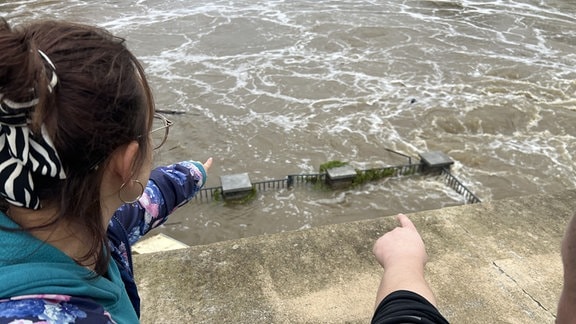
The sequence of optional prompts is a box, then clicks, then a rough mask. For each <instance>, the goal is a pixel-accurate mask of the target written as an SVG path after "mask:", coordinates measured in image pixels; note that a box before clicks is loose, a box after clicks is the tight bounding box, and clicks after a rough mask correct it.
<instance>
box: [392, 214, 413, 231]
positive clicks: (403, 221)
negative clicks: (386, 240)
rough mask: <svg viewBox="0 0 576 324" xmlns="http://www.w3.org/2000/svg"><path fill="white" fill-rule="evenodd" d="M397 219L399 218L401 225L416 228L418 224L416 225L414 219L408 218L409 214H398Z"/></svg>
mask: <svg viewBox="0 0 576 324" xmlns="http://www.w3.org/2000/svg"><path fill="white" fill-rule="evenodd" d="M396 219H398V221H399V222H400V226H401V227H404V228H413V229H416V226H414V223H412V221H411V220H410V218H408V216H406V215H404V214H398V216H396Z"/></svg>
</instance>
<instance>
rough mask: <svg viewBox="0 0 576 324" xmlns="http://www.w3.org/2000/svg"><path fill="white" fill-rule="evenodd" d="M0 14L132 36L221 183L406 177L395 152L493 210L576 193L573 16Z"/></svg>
mask: <svg viewBox="0 0 576 324" xmlns="http://www.w3.org/2000/svg"><path fill="white" fill-rule="evenodd" d="M0 13H3V14H6V16H8V17H9V18H11V17H12V18H13V20H14V21H15V22H23V21H26V20H30V19H36V18H42V17H58V18H62V19H72V20H76V21H78V20H81V21H86V22H91V23H96V24H98V25H100V26H103V27H105V28H107V29H110V30H111V31H113V32H114V33H117V34H119V35H122V36H125V37H126V38H127V39H128V45H129V46H130V48H131V49H133V50H134V52H135V53H137V55H138V56H139V58H140V59H141V60H142V61H143V63H144V65H145V66H146V69H147V72H148V74H149V76H150V80H151V83H152V84H153V86H154V88H155V89H157V92H156V98H157V101H158V102H157V104H158V107H163V108H164V107H167V108H168V109H174V110H178V111H185V112H187V114H185V115H179V116H178V117H176V121H177V122H178V123H177V125H181V126H179V127H181V128H180V130H178V129H175V130H174V131H173V132H172V134H173V135H174V136H178V137H179V138H178V140H177V144H175V147H183V148H184V149H182V150H183V151H184V152H182V153H180V154H182V155H183V156H188V155H192V156H196V155H202V156H203V155H206V154H210V155H214V156H215V158H216V160H217V163H220V164H218V166H216V167H215V168H213V170H211V172H212V174H213V175H214V177H216V178H218V175H219V173H223V174H225V173H228V172H244V171H249V172H255V173H256V174H257V175H259V176H262V177H276V176H277V175H282V174H283V173H301V172H313V171H314V170H315V169H316V168H317V166H318V165H319V164H321V163H323V162H325V161H326V160H329V159H337V160H346V161H352V162H354V163H357V164H359V165H363V164H370V163H381V164H395V163H394V162H397V160H395V161H386V158H384V157H383V154H382V152H384V151H385V149H386V148H391V149H393V150H397V151H399V152H403V153H405V154H408V155H411V156H417V154H418V153H421V152H423V151H428V150H438V151H443V152H445V153H447V154H448V155H450V156H452V157H453V158H454V159H456V160H457V161H456V163H455V164H454V166H453V172H454V173H455V174H456V175H457V176H458V177H459V178H460V179H461V180H462V181H463V182H464V183H465V184H466V185H469V186H470V187H471V188H473V191H474V192H475V193H477V194H478V195H479V196H480V198H481V199H483V200H489V199H499V198H503V197H505V196H506V195H509V194H510V192H517V193H518V194H533V193H541V192H550V191H557V190H562V189H566V188H573V187H576V177H574V171H575V170H574V166H573V165H574V163H573V160H574V159H573V155H574V154H573V153H572V152H573V151H574V149H575V148H576V144H575V143H576V127H573V126H571V124H573V122H572V123H571V122H570V121H569V120H570V119H571V118H575V117H576V108H574V107H576V105H575V103H576V99H575V98H576V83H574V80H575V78H576V54H575V53H576V45H575V44H576V32H575V30H576V22H575V21H574V19H573V17H574V16H575V15H576V5H575V4H573V3H569V2H566V1H552V0H550V1H547V2H546V3H544V2H542V1H530V0H494V1H472V0H460V1H440V0H437V1H392V0H389V1H361V2H360V1H352V0H349V1H337V2H336V1H326V0H321V1H316V0H314V1H312V0H309V1H304V0H296V1H293V0H291V1H287V0H286V1H266V2H259V1H255V0H243V1H235V2H230V1H209V2H200V1H180V2H174V1H161V0H139V1H135V2H134V1H128V0H119V1H114V2H104V3H98V2H94V3H92V2H87V1H67V2H66V3H65V4H63V3H61V2H58V1H46V2H41V3H37V2H36V1H11V2H10V3H9V4H7V3H2V4H0ZM202 129H206V131H205V132H204V131H202ZM176 151H177V150H174V152H176ZM174 154H176V153H174ZM246 169H247V170H246ZM558 179H561V180H558ZM534 182H538V183H539V186H530V185H529V184H530V183H534ZM423 192H424V193H423ZM441 196H443V197H441ZM371 199H374V200H371ZM378 199H380V200H381V201H380V200H378ZM300 200H302V201H304V203H301V202H300ZM355 200H359V201H360V202H361V203H358V204H356V203H355V202H354V201H355ZM432 201H437V202H438V204H436V205H435V204H434V203H433V202H432ZM461 202H462V201H461V197H459V195H457V194H455V193H454V192H453V191H452V190H451V189H449V188H447V187H446V186H445V185H444V184H442V182H439V181H437V179H421V178H415V179H412V180H409V181H405V182H403V181H382V182H377V183H374V184H370V185H366V186H364V187H362V188H358V189H355V190H350V191H347V192H346V193H345V194H340V193H339V194H335V195H334V196H322V195H321V194H318V195H316V194H309V195H299V194H297V193H292V194H291V195H286V193H279V194H278V195H272V196H266V198H262V199H261V200H258V202H256V203H255V204H254V205H253V206H251V207H250V208H245V209H241V210H240V211H239V212H238V214H237V215H236V216H234V217H236V218H234V219H232V220H231V219H227V218H226V217H225V215H218V217H217V219H216V220H214V222H215V223H211V222H209V221H208V220H206V218H207V217H208V214H209V213H214V212H215V211H213V210H210V211H209V212H208V211H202V212H201V213H202V216H201V217H200V218H201V219H202V218H203V219H204V223H203V224H208V225H207V226H214V224H216V223H218V224H227V223H229V224H237V225H238V227H239V228H241V229H240V233H241V235H245V234H247V233H249V232H250V231H252V230H253V231H254V232H259V233H261V232H270V231H272V225H266V226H263V228H261V229H259V230H256V229H255V226H256V225H255V224H258V223H259V222H262V219H263V218H262V219H260V218H259V217H260V216H262V215H261V214H269V215H272V216H271V217H272V218H273V219H275V221H278V222H279V223H281V222H283V221H281V220H280V219H281V218H283V217H285V216H286V215H289V216H290V217H293V218H294V219H296V221H295V223H294V224H292V225H294V226H295V227H297V228H306V227H309V226H313V225H317V224H320V223H323V222H326V223H328V222H329V220H330V217H331V216H330V215H331V214H333V215H334V216H333V218H334V220H342V221H344V220H345V217H346V216H345V215H346V214H350V217H351V218H353V217H355V216H358V215H357V214H362V213H363V214H366V210H369V209H374V210H378V213H377V214H374V215H379V213H380V212H381V211H382V210H383V209H385V208H387V207H386V206H390V207H389V209H388V210H389V211H390V212H391V213H393V212H402V211H416V210H418V209H419V208H438V207H439V206H446V205H451V204H458V203H461ZM320 206H323V207H326V206H329V208H328V209H327V210H323V209H322V208H320ZM350 206H353V207H350ZM352 209H354V210H352ZM355 210H360V211H362V212H358V213H357V212H356V211H355ZM226 212H230V210H227V211H226ZM216 213H217V212H216ZM223 213H224V212H223ZM250 215H252V216H250ZM282 215H284V216H282ZM250 217H253V218H250ZM274 217H277V218H274ZM374 217H376V216H374ZM288 227H289V226H288V225H285V224H283V225H278V228H279V229H280V230H288ZM226 230H230V231H233V229H226ZM226 234H228V235H232V233H230V232H227V233H226ZM208 239H209V238H207V237H202V240H208Z"/></svg>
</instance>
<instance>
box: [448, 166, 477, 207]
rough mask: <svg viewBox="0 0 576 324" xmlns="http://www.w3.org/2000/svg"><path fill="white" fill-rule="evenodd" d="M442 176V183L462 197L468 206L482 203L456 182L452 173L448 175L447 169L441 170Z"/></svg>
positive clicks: (458, 181) (460, 183)
mask: <svg viewBox="0 0 576 324" xmlns="http://www.w3.org/2000/svg"><path fill="white" fill-rule="evenodd" d="M442 175H443V176H444V181H445V182H446V184H447V185H448V187H450V188H452V189H453V190H454V191H456V192H457V193H459V194H461V195H462V196H464V198H465V199H466V203H468V204H476V203H479V202H482V201H481V200H480V198H478V196H476V195H475V194H474V193H472V191H470V189H468V188H467V187H466V186H465V185H464V184H462V182H460V180H458V179H457V178H456V177H455V176H454V175H453V174H452V173H450V170H449V169H446V168H444V169H442Z"/></svg>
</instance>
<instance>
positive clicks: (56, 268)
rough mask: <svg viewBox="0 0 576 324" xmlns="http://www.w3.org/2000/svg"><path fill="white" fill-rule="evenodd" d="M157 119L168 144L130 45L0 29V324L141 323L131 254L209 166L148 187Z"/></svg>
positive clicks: (163, 176)
mask: <svg viewBox="0 0 576 324" xmlns="http://www.w3.org/2000/svg"><path fill="white" fill-rule="evenodd" d="M155 118H157V119H158V118H159V119H160V120H161V121H163V122H164V123H165V124H164V125H163V126H162V127H160V129H159V130H156V131H155V132H154V135H157V134H158V132H160V133H161V134H167V130H168V127H169V126H170V123H169V122H168V121H166V120H165V119H163V118H162V117H160V116H157V115H155V114H154V102H153V98H152V93H151V91H150V88H149V86H148V83H147V81H146V77H145V74H144V71H143V68H142V66H141V65H140V63H139V62H138V60H137V59H136V58H135V57H134V55H133V54H132V53H130V51H128V49H127V48H126V47H125V44H124V40H123V39H121V38H118V37H114V36H112V35H111V34H109V33H108V32H106V31H105V30H102V29H99V28H95V27H90V26H85V25H79V24H72V23H66V22H57V21H45V22H37V23H33V24H30V25H28V26H24V27H22V28H19V29H17V30H11V28H10V27H9V25H8V23H6V22H5V21H1V22H0V197H2V198H3V200H4V205H5V206H4V208H3V210H2V211H3V213H0V323H11V322H18V323H34V322H38V321H44V322H49V323H107V322H108V323H114V322H115V323H137V322H138V311H139V301H138V294H137V292H136V288H135V285H134V280H133V278H132V269H131V260H130V245H131V244H133V243H134V241H135V240H137V239H138V238H139V237H140V236H141V235H144V234H145V233H146V232H147V231H149V230H150V229H151V228H152V227H154V226H158V225H159V224H161V223H162V222H163V221H164V220H165V219H166V217H167V215H168V214H169V213H170V212H172V211H173V210H174V209H175V208H176V207H177V206H179V205H181V204H183V203H185V202H186V201H188V200H189V199H190V198H191V197H192V196H193V195H194V194H195V193H196V192H197V191H198V189H199V188H200V187H201V186H202V185H203V184H204V182H205V169H207V168H208V167H209V166H210V164H211V159H209V160H208V161H207V162H206V163H205V164H204V165H202V164H201V163H197V162H184V163H180V164H177V165H173V166H169V167H165V168H160V169H158V170H155V171H154V172H153V174H152V177H151V178H150V175H151V174H150V173H151V159H152V150H153V148H154V146H155V145H154V143H152V136H151V134H150V133H151V131H154V130H153V129H152V125H153V120H154V119H155ZM161 138H163V139H162V140H161V142H162V143H163V141H164V140H165V136H164V137H163V136H161ZM162 143H159V144H160V145H161V144H162ZM157 144H158V143H157ZM156 146H157V145H156ZM149 178H150V181H149V182H148V179H149ZM144 184H146V185H144Z"/></svg>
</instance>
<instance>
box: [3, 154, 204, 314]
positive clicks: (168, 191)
mask: <svg viewBox="0 0 576 324" xmlns="http://www.w3.org/2000/svg"><path fill="white" fill-rule="evenodd" d="M205 181H206V172H205V170H204V167H203V165H202V163H200V162H195V161H185V162H180V163H177V164H173V165H170V166H165V167H160V168H157V169H154V170H153V171H152V173H151V175H150V181H149V182H148V184H147V186H146V189H145V191H144V194H143V195H142V197H141V198H140V200H139V201H138V202H136V203H133V204H126V205H123V206H121V207H120V208H119V209H118V210H117V211H116V213H115V214H114V216H113V217H112V220H111V221H110V224H109V226H108V238H109V246H110V251H111V255H112V258H113V260H114V263H115V265H117V267H118V269H119V272H120V276H121V279H122V282H123V285H124V287H125V289H126V291H127V293H128V297H129V299H130V302H131V303H132V306H133V310H131V309H126V312H135V313H136V314H137V315H138V317H139V313H140V299H139V297H138V291H137V288H136V285H135V283H134V276H133V268H132V255H131V246H132V245H133V244H134V243H136V242H137V241H138V240H139V239H140V237H142V236H143V235H145V234H146V233H148V232H149V231H150V230H152V229H153V228H155V227H157V226H159V225H161V224H163V223H164V222H165V221H166V220H167V218H168V216H169V215H170V214H171V213H172V212H173V211H174V210H176V209H177V208H178V207H180V206H182V205H184V204H186V203H187V202H188V201H190V199H192V198H193V197H194V195H195V194H196V193H197V192H198V190H200V188H202V186H203V185H204V184H205ZM1 270H2V269H0V271H1ZM87 280H89V279H87ZM4 323H10V324H33V323H36V324H40V323H42V324H44V323H57V324H68V323H86V324H90V323H116V322H115V321H114V316H113V314H110V313H109V312H108V310H106V309H105V308H104V307H102V305H100V304H98V303H96V302H95V301H94V300H93V299H92V298H91V296H76V295H63V294H55V293H53V292H50V291H38V293H34V294H28V293H27V294H23V295H20V296H13V297H10V298H5V299H1V298H0V324H4Z"/></svg>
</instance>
